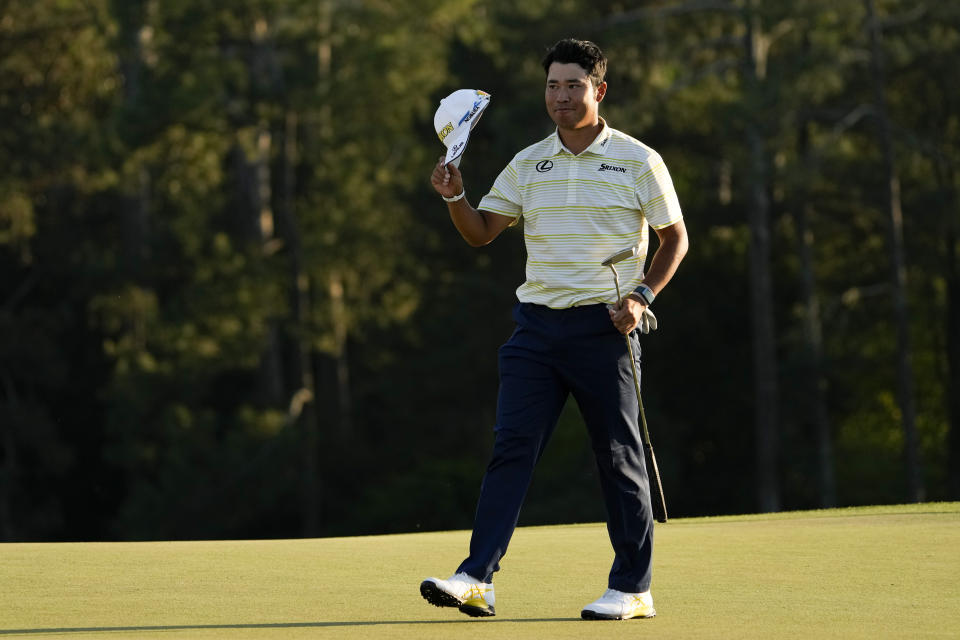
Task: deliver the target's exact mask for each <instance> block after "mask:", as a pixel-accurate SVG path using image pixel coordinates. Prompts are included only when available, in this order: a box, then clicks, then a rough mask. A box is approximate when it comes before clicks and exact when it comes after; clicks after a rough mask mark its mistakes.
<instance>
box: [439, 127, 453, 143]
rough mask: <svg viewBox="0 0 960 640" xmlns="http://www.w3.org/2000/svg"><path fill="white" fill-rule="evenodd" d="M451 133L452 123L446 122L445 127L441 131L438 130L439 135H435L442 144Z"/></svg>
mask: <svg viewBox="0 0 960 640" xmlns="http://www.w3.org/2000/svg"><path fill="white" fill-rule="evenodd" d="M452 132H453V123H452V122H448V123H447V126H445V127H444V128H443V129H441V130H440V132H439V133H437V135H438V136H440V142H443V139H444V138H446V137H447V136H448V135H450V134H451V133H452Z"/></svg>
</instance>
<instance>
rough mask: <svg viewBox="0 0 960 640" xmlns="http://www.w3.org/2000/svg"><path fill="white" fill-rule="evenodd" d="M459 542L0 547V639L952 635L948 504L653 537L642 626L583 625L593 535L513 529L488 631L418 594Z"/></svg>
mask: <svg viewBox="0 0 960 640" xmlns="http://www.w3.org/2000/svg"><path fill="white" fill-rule="evenodd" d="M468 539H469V532H466V531H451V532H442V533H419V534H409V535H397V536H371V537H359V538H330V539H320V540H264V541H232V542H231V541H226V542H223V541H220V542H159V543H155V542H151V543H120V544H118V543H94V544H4V545H0V639H2V638H6V637H11V638H20V637H24V638H33V637H44V638H50V637H74V638H111V639H115V638H199V639H201V640H206V639H213V638H411V639H414V638H416V639H420V638H444V639H449V638H456V639H458V640H459V639H461V638H464V639H467V638H577V639H578V640H583V639H584V638H587V639H589V640H597V639H600V638H608V637H609V638H614V637H616V638H621V637H628V634H629V637H647V638H656V639H657V640H663V639H664V638H803V639H804V640H810V639H816V640H820V639H821V638H844V639H848V638H870V639H871V640H879V639H882V638H957V637H960V503H938V504H923V505H910V506H896V507H870V508H860V509H837V510H829V511H811V512H801V513H785V514H776V515H756V516H742V517H720V518H691V519H681V520H673V521H671V522H669V523H667V524H665V525H657V529H656V553H655V566H654V583H653V595H654V600H655V603H656V607H657V610H658V616H657V617H656V618H653V619H651V620H628V621H624V622H592V621H591V622H587V621H583V620H580V618H579V615H580V609H581V607H582V606H583V605H584V604H586V603H588V602H590V601H591V600H593V599H594V598H596V597H597V596H599V595H600V594H601V593H602V591H603V590H604V588H605V586H606V573H607V570H608V568H609V563H610V561H611V559H612V552H611V550H610V548H609V542H608V540H607V534H606V529H605V527H604V526H603V525H602V524H586V525H572V526H561V527H530V528H522V529H519V530H517V532H516V535H515V536H514V539H513V543H512V545H511V548H510V553H509V554H508V555H507V557H506V558H505V559H504V562H503V570H502V571H501V572H500V573H499V574H498V576H497V580H496V585H497V614H498V615H497V617H495V618H489V619H479V620H474V619H471V618H467V617H465V616H463V615H462V614H460V613H459V612H458V611H456V610H455V609H438V608H436V607H432V606H430V605H428V604H427V603H426V602H424V601H423V600H422V599H421V598H420V594H419V590H418V585H419V583H420V581H421V579H423V578H424V577H427V576H430V575H437V576H440V577H446V576H447V575H449V574H450V573H451V572H452V570H453V569H454V568H455V567H456V565H457V564H458V563H459V561H460V560H461V559H462V556H463V555H464V553H465V551H466V547H467V542H468Z"/></svg>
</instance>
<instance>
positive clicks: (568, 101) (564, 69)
mask: <svg viewBox="0 0 960 640" xmlns="http://www.w3.org/2000/svg"><path fill="white" fill-rule="evenodd" d="M606 90H607V83H606V82H603V83H601V84H600V86H599V87H594V86H593V83H592V82H590V77H589V76H588V75H587V72H586V70H585V69H584V68H583V67H581V66H580V65H578V64H576V63H573V62H571V63H560V62H554V63H553V64H551V65H550V69H549V70H548V71H547V90H546V92H545V98H546V102H547V113H549V114H550V118H551V119H553V121H554V122H555V123H556V125H557V126H558V127H559V128H561V129H580V128H582V127H590V126H593V125H595V124H597V122H598V119H597V117H598V114H597V112H598V109H599V104H600V101H601V100H603V94H604V93H605V92H606Z"/></svg>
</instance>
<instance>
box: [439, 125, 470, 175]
mask: <svg viewBox="0 0 960 640" xmlns="http://www.w3.org/2000/svg"><path fill="white" fill-rule="evenodd" d="M449 137H450V146H449V147H447V158H446V160H445V161H444V164H445V165H447V164H453V166H455V167H457V168H458V169H459V168H460V159H461V158H462V157H463V152H464V150H465V149H466V148H467V141H468V140H469V139H470V128H469V127H463V128H462V129H461V130H460V131H456V132H454V133H451V134H450V136H449ZM444 142H446V140H444Z"/></svg>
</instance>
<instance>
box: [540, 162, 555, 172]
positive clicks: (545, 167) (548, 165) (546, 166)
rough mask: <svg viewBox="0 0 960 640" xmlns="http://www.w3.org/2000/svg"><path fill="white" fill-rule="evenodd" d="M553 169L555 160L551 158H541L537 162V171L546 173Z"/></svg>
mask: <svg viewBox="0 0 960 640" xmlns="http://www.w3.org/2000/svg"><path fill="white" fill-rule="evenodd" d="M550 169H553V162H552V161H551V160H541V161H540V162H538V163H537V171H539V172H540V173H546V172H547V171H550Z"/></svg>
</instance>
